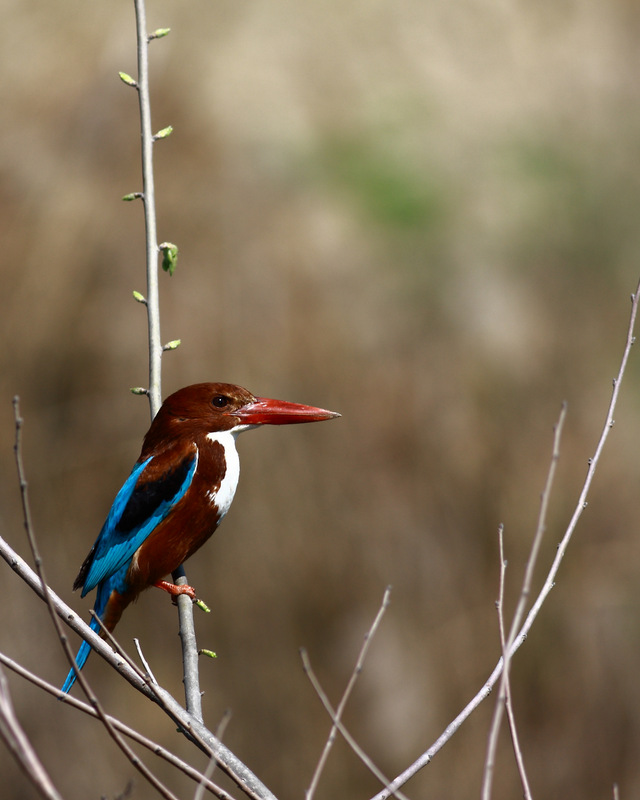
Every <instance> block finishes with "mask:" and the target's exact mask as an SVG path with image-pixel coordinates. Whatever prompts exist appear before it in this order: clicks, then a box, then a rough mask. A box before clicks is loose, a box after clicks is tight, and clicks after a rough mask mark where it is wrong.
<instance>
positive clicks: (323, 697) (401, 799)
mask: <svg viewBox="0 0 640 800" xmlns="http://www.w3.org/2000/svg"><path fill="white" fill-rule="evenodd" d="M300 657H301V658H302V666H303V669H304V671H305V674H306V675H307V677H308V678H309V681H310V683H311V685H312V686H313V688H314V690H315V692H316V694H317V695H318V697H319V698H320V702H321V703H322V705H323V706H324V707H325V710H326V712H327V714H328V715H329V717H330V718H331V721H332V723H333V726H334V727H335V728H336V730H338V731H339V732H340V733H341V734H342V737H343V739H344V740H345V741H346V743H347V744H348V745H349V747H350V748H351V749H352V750H353V752H354V753H355V754H356V755H357V756H358V758H359V759H360V760H361V761H362V763H363V764H364V765H365V766H366V767H367V769H369V770H370V772H371V773H372V774H373V775H375V777H376V778H377V779H378V780H379V781H380V783H381V784H383V786H385V787H388V786H389V780H388V778H386V777H385V775H384V774H383V773H382V772H381V771H380V770H379V769H378V767H377V766H376V765H375V764H374V763H373V761H372V760H371V759H370V758H369V756H368V755H367V754H366V753H365V752H364V750H363V749H362V748H361V747H360V745H359V744H358V743H357V742H356V740H355V739H354V738H353V736H352V735H351V734H350V733H349V731H348V730H347V729H346V728H345V726H344V723H343V722H342V720H341V719H340V718H339V717H338V712H337V710H334V708H333V706H332V705H331V701H330V700H329V698H328V697H327V694H326V692H325V691H324V689H323V688H322V686H321V684H320V681H319V680H318V678H317V676H316V674H315V672H314V671H313V668H312V667H311V662H310V661H309V654H308V653H307V651H306V650H305V649H304V648H302V649H301V650H300ZM392 794H393V796H394V797H397V798H398V800H407V798H406V797H405V796H404V795H403V794H402V793H401V792H400V791H398V790H395V791H394V792H392ZM305 800H306V798H305Z"/></svg>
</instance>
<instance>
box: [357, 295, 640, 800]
mask: <svg viewBox="0 0 640 800" xmlns="http://www.w3.org/2000/svg"><path fill="white" fill-rule="evenodd" d="M639 302H640V281H639V282H638V286H637V287H636V291H635V293H634V294H632V295H631V315H630V319H629V325H628V327H627V339H626V344H625V348H624V352H623V354H622V359H621V362H620V367H619V369H618V374H617V376H616V378H614V380H613V391H612V393H611V400H610V401H609V407H608V409H607V414H606V418H605V422H604V426H603V428H602V432H601V434H600V438H599V439H598V443H597V445H596V449H595V451H594V454H593V456H592V458H590V459H589V467H588V469H587V475H586V477H585V480H584V483H583V486H582V490H581V492H580V495H579V497H578V502H577V504H576V508H575V511H574V513H573V516H572V517H571V520H570V522H569V525H568V526H567V528H566V530H565V533H564V535H563V537H562V539H561V541H560V543H559V544H558V549H557V551H556V555H555V558H554V560H553V563H552V564H551V567H550V568H549V572H548V573H547V577H546V579H545V581H544V584H543V586H542V588H541V589H540V592H539V593H538V596H537V597H536V600H535V602H534V603H533V605H532V606H531V609H530V610H529V613H528V614H527V617H526V619H525V621H524V623H523V624H522V627H521V628H520V630H519V631H518V633H517V635H516V636H515V638H514V640H513V644H512V645H511V647H510V649H509V657H510V658H512V657H513V655H514V653H515V652H516V651H517V650H518V649H519V648H520V646H521V645H522V643H523V642H524V641H525V639H526V637H527V635H528V633H529V631H530V630H531V626H532V625H533V623H534V621H535V619H536V617H537V616H538V614H539V612H540V609H541V608H542V605H543V604H544V601H545V600H546V599H547V596H548V595H549V592H550V591H551V589H552V588H553V586H554V583H555V580H556V577H557V574H558V570H559V569H560V564H561V563H562V559H563V558H564V555H565V553H566V550H567V547H568V546H569V542H570V541H571V537H572V536H573V532H574V530H575V528H576V525H577V524H578V521H579V519H580V517H581V516H582V513H583V511H584V509H585V508H586V507H587V496H588V494H589V489H590V488H591V483H592V482H593V476H594V474H595V471H596V468H597V466H598V462H599V460H600V456H601V454H602V450H603V448H604V445H605V443H606V441H607V439H608V437H609V432H610V431H611V428H612V427H613V425H614V418H613V415H614V412H615V408H616V405H617V402H618V397H619V394H620V386H621V384H622V379H623V377H624V373H625V370H626V367H627V362H628V360H629V354H630V352H631V348H632V346H633V344H634V342H635V336H634V333H633V331H634V328H635V323H636V317H637V315H638V304H639ZM502 668H503V659H502V657H501V658H500V660H499V661H498V663H497V664H496V666H495V667H494V669H493V672H492V673H491V675H490V676H489V678H488V679H487V680H486V681H485V683H484V685H483V686H482V688H481V689H480V691H479V692H478V693H477V694H476V695H475V697H473V698H472V700H471V701H470V702H469V703H468V704H467V705H466V706H465V708H463V709H462V711H461V712H460V713H459V714H458V716H457V717H456V718H455V719H454V720H453V721H452V722H451V723H449V725H448V726H447V727H446V729H445V730H444V731H443V733H442V734H441V735H440V736H439V737H438V739H436V741H435V742H434V743H433V744H432V745H431V746H430V747H429V748H428V749H427V750H425V751H424V753H422V755H421V756H420V757H419V758H418V759H416V760H415V761H414V762H413V764H411V765H410V766H409V767H407V769H405V770H404V771H403V772H402V773H400V775H398V776H397V777H396V778H395V779H394V780H393V781H392V782H391V784H390V785H389V786H388V787H387V788H385V789H383V790H382V791H381V792H378V794H376V795H374V797H373V798H372V799H371V800H386V799H387V798H388V797H390V795H391V793H392V790H394V789H396V788H398V787H400V786H404V784H405V783H406V782H407V781H408V780H410V779H411V778H412V777H413V776H414V775H415V774H416V773H417V772H419V771H420V770H421V769H422V768H423V767H425V766H426V765H427V764H428V763H429V762H430V761H431V759H432V758H433V757H434V755H435V754H436V753H438V752H439V751H440V750H441V749H442V748H443V747H444V745H445V744H446V743H447V742H448V741H449V740H450V739H451V737H452V736H453V735H454V734H455V732H456V731H457V730H458V728H459V727H460V726H461V725H462V723H463V722H464V721H465V720H466V719H467V718H468V717H469V716H470V715H471V714H472V713H473V711H475V709H476V708H477V707H478V706H479V705H480V703H481V702H482V701H483V700H484V699H485V698H486V697H487V696H488V695H489V694H490V692H491V691H492V689H493V687H494V686H495V684H496V682H497V680H498V678H499V677H500V675H501V674H502Z"/></svg>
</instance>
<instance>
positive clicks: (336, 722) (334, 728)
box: [300, 586, 402, 800]
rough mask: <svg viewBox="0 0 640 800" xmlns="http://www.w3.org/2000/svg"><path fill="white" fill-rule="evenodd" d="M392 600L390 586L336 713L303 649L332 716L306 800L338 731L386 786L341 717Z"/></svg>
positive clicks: (318, 691) (305, 662)
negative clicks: (329, 728)
mask: <svg viewBox="0 0 640 800" xmlns="http://www.w3.org/2000/svg"><path fill="white" fill-rule="evenodd" d="M390 596H391V587H390V586H387V588H386V589H385V592H384V595H383V598H382V603H381V605H380V608H379V609H378V613H377V614H376V616H375V618H374V620H373V622H372V624H371V627H370V628H369V630H368V631H367V633H366V634H365V636H364V641H363V643H362V647H361V648H360V652H359V653H358V658H357V659H356V664H355V667H354V668H353V672H352V673H351V676H350V678H349V681H348V682H347V686H346V688H345V690H344V692H343V694H342V697H341V699H340V703H339V704H338V707H337V709H336V710H335V711H334V709H333V706H332V705H331V702H330V701H329V698H328V697H327V695H326V693H325V691H324V689H323V688H322V686H321V685H320V682H319V681H318V679H317V677H316V675H315V673H314V671H313V669H312V667H311V662H310V660H309V655H308V653H307V651H306V650H305V649H304V648H301V649H300V656H301V658H302V666H303V669H304V671H305V673H306V675H307V676H308V678H309V680H310V682H311V685H312V686H313V688H314V689H315V691H316V694H317V695H318V697H319V698H320V700H321V702H322V704H323V706H324V707H325V709H326V710H327V712H328V714H329V716H330V717H331V721H332V725H331V730H330V731H329V736H328V737H327V741H326V743H325V746H324V748H323V751H322V753H321V755H320V759H319V761H318V764H317V766H316V768H315V771H314V773H313V777H312V779H311V783H310V785H309V788H308V789H307V791H306V792H305V800H312V798H313V795H314V794H315V791H316V789H317V786H318V781H319V780H320V776H321V774H322V771H323V770H324V767H325V765H326V763H327V758H328V757H329V753H330V752H331V748H332V747H333V743H334V741H335V739H336V735H337V733H338V731H339V732H340V733H341V734H342V735H343V736H344V738H345V739H346V741H347V742H348V744H349V745H350V746H351V748H352V749H353V751H354V752H355V753H356V754H357V755H358V757H359V758H360V759H361V760H362V761H363V762H364V764H366V766H367V767H368V768H369V769H370V770H371V772H373V774H374V775H375V776H376V778H378V780H379V781H380V782H381V783H383V784H386V783H387V779H386V778H385V777H384V775H383V774H382V773H381V772H380V770H378V768H377V767H376V766H375V764H374V763H373V762H372V761H371V759H370V758H369V757H368V756H367V754H366V753H365V752H364V751H363V750H362V748H361V747H360V746H359V745H358V744H357V742H356V741H355V740H354V739H353V737H352V736H351V734H350V733H349V732H348V731H347V730H346V728H345V727H344V725H343V724H342V721H341V719H342V714H343V712H344V709H345V707H346V705H347V701H348V700H349V697H350V695H351V692H352V690H353V687H354V686H355V683H356V681H357V679H358V676H359V675H360V673H361V672H362V668H363V666H364V661H365V658H366V656H367V652H368V650H369V646H370V644H371V641H372V639H373V636H374V635H375V633H376V631H377V630H378V627H379V625H380V622H381V621H382V617H383V615H384V612H385V611H386V610H387V608H388V606H389V600H390ZM398 796H399V797H400V798H401V797H402V796H401V795H398Z"/></svg>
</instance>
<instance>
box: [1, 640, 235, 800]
mask: <svg viewBox="0 0 640 800" xmlns="http://www.w3.org/2000/svg"><path fill="white" fill-rule="evenodd" d="M0 662H1V663H2V664H4V666H6V667H7V668H8V669H10V670H11V671H12V672H15V673H16V675H20V677H22V678H24V679H25V680H27V681H29V682H30V683H32V684H33V685H34V686H37V687H38V688H39V689H42V690H43V691H45V692H48V693H49V694H50V695H52V696H54V697H57V698H58V700H61V701H62V702H64V703H65V704H66V705H69V706H72V707H73V708H75V709H77V710H78V711H82V712H83V713H84V714H87V715H88V716H90V717H94V718H95V719H98V714H97V712H96V710H95V709H94V708H92V707H91V706H90V705H89V704H88V703H85V702H84V701H83V700H79V699H78V698H76V697H73V695H69V694H62V693H61V692H60V689H59V688H58V687H57V686H53V685H52V684H51V683H48V682H47V681H45V680H43V679H42V678H40V677H38V676H37V675H35V674H34V673H33V672H30V671H29V670H28V669H26V668H25V667H23V666H22V665H21V664H18V663H17V662H16V661H14V660H13V659H11V658H9V657H8V656H7V655H6V654H4V653H0ZM107 716H108V718H109V721H110V722H111V724H112V725H113V726H114V727H115V728H117V729H118V730H119V731H120V732H121V733H123V734H124V735H125V736H127V737H128V738H129V739H132V740H133V741H135V742H137V743H138V744H140V745H142V746H143V747H146V748H147V750H150V751H151V752H152V753H154V754H155V755H157V756H158V757H159V758H162V759H163V760H164V761H166V762H167V763H169V764H171V765H172V766H174V767H175V768H176V769H178V770H180V771H181V772H183V773H184V774H185V775H186V776H187V777H189V778H191V779H192V780H194V781H198V783H200V782H202V781H203V778H205V777H206V776H204V775H203V773H201V772H199V771H198V770H197V769H194V768H193V767H192V766H191V765H190V764H187V762H186V761H183V760H182V759H181V758H179V757H178V756H177V755H175V754H174V753H172V752H171V751H170V750H167V749H166V748H165V747H163V746H162V745H161V744H158V742H154V741H153V740H152V739H149V738H148V737H147V736H144V735H143V734H142V733H140V731H137V730H136V729H135V728H131V727H129V725H127V724H126V723H124V722H122V720H119V719H118V718H117V717H113V716H111V715H110V714H109V715H107ZM204 785H205V787H206V789H207V790H208V791H209V792H211V793H212V794H214V795H215V796H216V797H218V799H219V800H233V797H232V796H231V795H230V794H229V792H227V791H225V790H224V789H222V788H221V787H220V786H218V785H217V784H215V783H213V782H212V781H211V780H210V777H209V778H206V780H205V781H204Z"/></svg>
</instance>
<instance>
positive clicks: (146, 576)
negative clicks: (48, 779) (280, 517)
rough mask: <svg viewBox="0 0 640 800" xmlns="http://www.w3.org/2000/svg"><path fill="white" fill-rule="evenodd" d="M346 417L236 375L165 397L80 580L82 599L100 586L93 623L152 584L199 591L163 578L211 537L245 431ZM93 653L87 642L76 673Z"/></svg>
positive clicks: (227, 500)
mask: <svg viewBox="0 0 640 800" xmlns="http://www.w3.org/2000/svg"><path fill="white" fill-rule="evenodd" d="M339 416H340V414H338V413H336V412H335V411H327V410H326V409H323V408H315V407H314V406H307V405H300V404H298V403H289V402H286V401H283V400H272V399H269V398H265V397H256V396H254V395H253V394H251V392H249V391H248V390H247V389H243V388H242V387H241V386H236V385H234V384H230V383H198V384H194V385H192V386H186V387H184V388H183V389H179V390H178V391H177V392H174V393H173V394H172V395H170V396H169V397H167V399H166V400H165V401H164V403H163V404H162V406H161V407H160V409H159V411H158V413H157V414H156V416H155V417H154V419H153V421H152V423H151V427H150V428H149V430H148V431H147V433H146V435H145V437H144V440H143V443H142V450H141V452H140V457H139V458H138V460H137V461H136V463H135V464H134V466H133V469H132V471H131V474H130V475H129V477H128V478H127V479H126V481H125V482H124V484H123V485H122V488H121V489H120V491H119V492H118V493H117V495H116V497H115V500H114V501H113V505H112V506H111V509H110V511H109V513H108V515H107V518H106V521H105V523H104V525H103V526H102V529H101V531H100V533H99V535H98V538H97V539H96V541H95V543H94V545H93V547H92V548H91V550H90V551H89V554H88V555H87V557H86V558H85V560H84V562H83V564H82V566H81V568H80V572H79V573H78V576H77V578H76V579H75V582H74V584H73V589H74V591H75V590H78V589H81V590H82V592H81V597H84V596H85V595H86V594H87V593H88V592H91V591H92V590H93V589H97V594H96V599H95V604H94V609H93V610H94V614H95V616H92V618H91V621H90V627H91V628H92V630H94V631H95V632H96V633H99V634H100V635H104V634H103V632H102V626H101V625H100V622H98V620H97V619H96V617H98V618H99V619H100V621H101V622H102V625H104V628H105V629H106V630H107V631H109V632H111V631H113V629H114V628H115V627H116V625H117V623H118V621H119V620H120V617H121V616H122V613H123V611H124V610H125V608H126V607H127V606H128V605H129V604H130V603H131V602H133V601H134V600H135V599H136V598H137V597H138V595H139V594H140V592H142V591H143V590H144V589H147V588H148V587H150V586H157V587H158V588H160V589H164V590H165V591H167V592H169V593H170V594H171V595H173V596H174V597H175V596H176V595H178V594H188V595H189V597H191V598H192V599H195V597H196V594H195V590H194V589H193V587H191V586H176V585H175V584H173V583H170V582H168V581H166V580H164V578H165V577H166V576H167V575H171V573H172V572H174V570H176V569H177V568H178V567H179V566H180V565H181V564H182V563H183V562H184V561H186V560H187V559H188V558H189V557H190V556H192V555H193V554H194V553H195V552H196V550H198V549H199V548H200V547H201V546H202V545H203V544H204V543H205V542H206V541H207V539H208V538H209V537H210V536H211V534H212V533H213V532H214V531H215V530H216V528H217V527H218V525H219V524H220V522H221V521H222V519H223V517H224V516H225V514H226V513H227V511H228V510H229V507H230V506H231V502H232V500H233V496H234V494H235V491H236V487H237V485H238V477H239V474H240V461H239V457H238V452H237V450H236V439H237V437H238V435H239V434H240V433H242V432H243V431H246V430H250V429H252V428H257V427H259V426H261V425H289V424H293V423H301V422H319V421H321V420H328V419H333V418H335V417H339ZM90 652H91V646H90V645H89V644H88V643H87V642H86V641H83V642H82V645H81V646H80V649H79V651H78V654H77V656H76V659H75V666H76V669H77V670H78V671H79V670H80V669H82V667H83V666H84V664H85V662H86V660H87V658H88V657H89V653H90ZM75 680H76V672H75V669H74V668H73V667H72V668H71V670H70V671H69V674H68V675H67V678H66V680H65V682H64V685H63V686H62V690H61V691H62V692H64V693H68V692H69V690H70V689H71V687H72V686H73V684H74V683H75Z"/></svg>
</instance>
